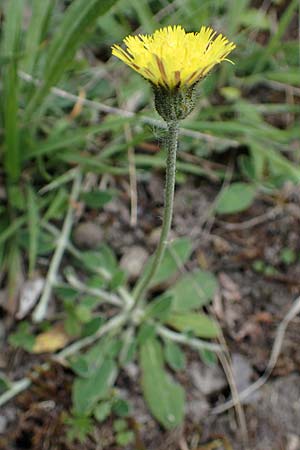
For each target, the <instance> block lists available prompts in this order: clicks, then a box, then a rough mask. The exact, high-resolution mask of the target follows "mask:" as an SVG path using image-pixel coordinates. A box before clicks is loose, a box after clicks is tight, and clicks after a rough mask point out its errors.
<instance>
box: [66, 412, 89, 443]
mask: <svg viewBox="0 0 300 450" xmlns="http://www.w3.org/2000/svg"><path fill="white" fill-rule="evenodd" d="M65 423H66V424H67V425H68V429H67V439H68V441H71V442H72V441H74V440H75V439H78V440H79V442H81V443H83V442H84V441H85V439H86V438H87V435H88V434H89V433H91V432H92V431H93V423H92V421H91V418H90V417H88V416H86V415H84V414H82V415H75V416H72V417H68V418H67V419H66V421H65Z"/></svg>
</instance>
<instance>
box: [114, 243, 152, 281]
mask: <svg viewBox="0 0 300 450" xmlns="http://www.w3.org/2000/svg"><path fill="white" fill-rule="evenodd" d="M148 256H149V254H148V252H147V251H146V250H145V249H144V248H143V247H140V246H138V245H134V246H133V247H130V248H128V249H127V250H126V253H125V254H124V255H123V256H122V258H121V261H120V267H121V268H122V269H123V270H125V271H126V272H127V273H128V275H129V279H130V280H131V281H133V280H136V279H137V278H138V276H139V275H140V274H141V272H142V270H143V267H144V265H145V262H146V261H147V259H148Z"/></svg>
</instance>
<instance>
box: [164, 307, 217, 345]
mask: <svg viewBox="0 0 300 450" xmlns="http://www.w3.org/2000/svg"><path fill="white" fill-rule="evenodd" d="M167 323H168V324H169V325H170V326H171V327H173V328H175V330H178V331H180V332H192V333H193V334H194V335H195V336H197V337H201V338H208V339H210V338H216V337H218V336H219V334H220V328H219V326H218V325H217V323H216V322H215V321H213V320H212V319H210V318H209V317H208V316H207V315H206V314H202V313H196V312H180V313H173V314H171V315H170V316H169V318H168V320H167Z"/></svg>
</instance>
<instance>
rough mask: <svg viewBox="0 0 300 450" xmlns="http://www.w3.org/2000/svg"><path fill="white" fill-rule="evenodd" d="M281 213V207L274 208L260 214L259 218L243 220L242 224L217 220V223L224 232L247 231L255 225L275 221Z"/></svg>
mask: <svg viewBox="0 0 300 450" xmlns="http://www.w3.org/2000/svg"><path fill="white" fill-rule="evenodd" d="M281 213H282V207H280V206H276V207H275V208H272V209H270V210H269V211H267V212H266V213H264V214H261V215H260V216H257V217H253V218H252V219H250V220H245V221H244V222H240V223H228V222H225V221H223V220H218V223H220V224H221V225H222V226H223V227H224V228H225V229H226V230H230V231H234V230H247V229H248V228H253V227H256V226H257V225H260V224H262V223H264V222H266V221H267V220H273V219H275V218H276V217H277V216H278V215H279V214H281Z"/></svg>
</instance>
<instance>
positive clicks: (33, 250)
mask: <svg viewBox="0 0 300 450" xmlns="http://www.w3.org/2000/svg"><path fill="white" fill-rule="evenodd" d="M27 215H28V219H27V220H28V233H29V253H28V259H29V274H30V275H32V274H33V272H34V270H35V265H36V259H37V255H38V247H39V234H40V224H39V210H38V202H37V198H36V195H35V192H34V190H33V188H32V187H31V186H28V189H27Z"/></svg>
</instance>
